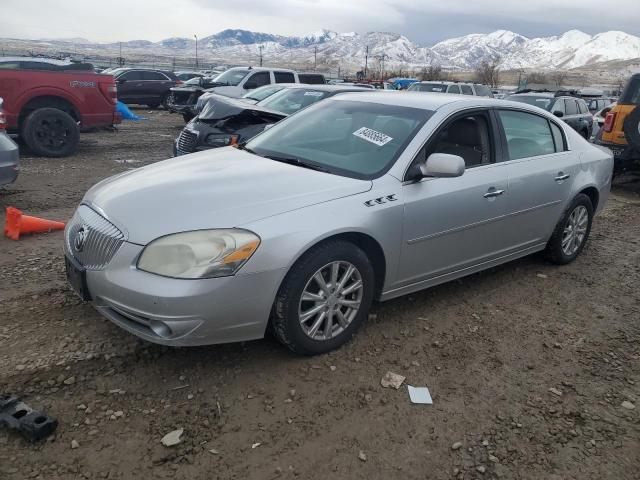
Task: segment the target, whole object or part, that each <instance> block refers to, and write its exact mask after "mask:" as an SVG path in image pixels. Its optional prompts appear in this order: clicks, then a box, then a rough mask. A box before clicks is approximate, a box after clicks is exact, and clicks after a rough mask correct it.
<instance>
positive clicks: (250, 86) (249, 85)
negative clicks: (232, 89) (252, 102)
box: [244, 80, 258, 90]
mask: <svg viewBox="0 0 640 480" xmlns="http://www.w3.org/2000/svg"><path fill="white" fill-rule="evenodd" d="M254 88H258V84H257V83H256V82H254V81H253V80H249V81H248V82H247V83H245V84H244V89H245V90H253V89H254Z"/></svg>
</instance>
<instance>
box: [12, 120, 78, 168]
mask: <svg viewBox="0 0 640 480" xmlns="http://www.w3.org/2000/svg"><path fill="white" fill-rule="evenodd" d="M20 135H21V137H22V139H23V140H24V143H25V144H26V145H27V147H29V149H30V150H31V151H32V152H33V153H35V154H36V155H41V156H43V157H66V156H68V155H72V154H73V153H74V152H75V151H76V149H77V148H78V143H79V142H80V129H79V128H78V124H77V123H76V121H75V120H74V119H73V118H72V117H71V115H69V114H68V113H66V112H63V111H62V110H59V109H57V108H39V109H37V110H34V111H33V112H31V113H30V114H29V115H28V116H27V118H26V119H25V120H24V122H23V124H22V128H21V131H20Z"/></svg>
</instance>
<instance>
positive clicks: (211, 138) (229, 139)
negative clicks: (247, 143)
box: [204, 133, 238, 147]
mask: <svg viewBox="0 0 640 480" xmlns="http://www.w3.org/2000/svg"><path fill="white" fill-rule="evenodd" d="M204 143H206V144H207V145H209V146H211V147H228V146H229V145H235V144H237V143H238V136H237V135H226V134H220V133H210V134H209V135H207V136H206V137H205V139H204Z"/></svg>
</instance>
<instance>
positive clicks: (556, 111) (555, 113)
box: [553, 110, 564, 118]
mask: <svg viewBox="0 0 640 480" xmlns="http://www.w3.org/2000/svg"><path fill="white" fill-rule="evenodd" d="M553 114H554V115H555V116H556V117H558V118H562V117H564V113H562V112H561V111H560V110H554V111H553Z"/></svg>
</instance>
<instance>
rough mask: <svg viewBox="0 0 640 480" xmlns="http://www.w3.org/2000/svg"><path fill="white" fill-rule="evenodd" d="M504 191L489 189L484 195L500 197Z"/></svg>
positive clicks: (486, 196)
mask: <svg viewBox="0 0 640 480" xmlns="http://www.w3.org/2000/svg"><path fill="white" fill-rule="evenodd" d="M503 193H504V190H489V191H488V192H487V193H485V194H484V195H483V197H484V198H492V197H498V196H500V195H502V194H503Z"/></svg>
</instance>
